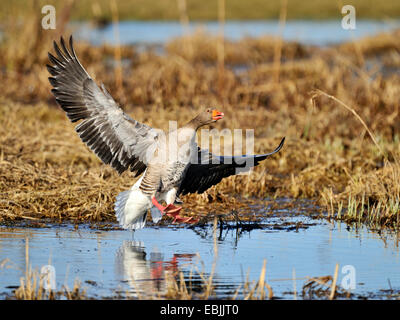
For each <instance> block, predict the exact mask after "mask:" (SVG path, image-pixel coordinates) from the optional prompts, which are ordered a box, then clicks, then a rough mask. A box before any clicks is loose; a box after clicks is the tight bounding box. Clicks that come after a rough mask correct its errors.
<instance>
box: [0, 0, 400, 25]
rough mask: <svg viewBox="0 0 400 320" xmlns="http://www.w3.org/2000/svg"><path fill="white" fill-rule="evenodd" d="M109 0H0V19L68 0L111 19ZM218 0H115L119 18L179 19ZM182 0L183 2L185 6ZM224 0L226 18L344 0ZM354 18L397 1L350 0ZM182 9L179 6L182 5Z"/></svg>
mask: <svg viewBox="0 0 400 320" xmlns="http://www.w3.org/2000/svg"><path fill="white" fill-rule="evenodd" d="M113 2H114V1H109V0H88V1H72V0H70V1H61V0H37V1H35V2H34V1H29V0H16V1H5V2H3V3H2V10H1V13H0V17H1V21H2V20H3V19H4V18H5V17H7V16H9V15H10V14H15V15H16V16H22V15H24V14H25V13H26V12H27V11H28V10H33V8H35V7H36V8H37V7H40V8H41V7H42V6H43V5H47V4H51V5H54V6H55V8H56V9H57V11H58V10H61V8H62V7H63V6H65V5H66V4H68V3H71V4H72V5H73V10H72V15H71V17H72V19H74V20H97V21H111V20H112V16H113V13H112V12H113V11H112V5H113V4H112V3H113ZM218 2H219V1H216V0H202V1H201V0H186V1H180V0H163V1H145V0H132V1H124V0H115V4H116V6H117V8H118V11H119V18H120V19H121V20H180V19H181V17H182V13H184V14H186V15H187V16H188V18H189V19H190V20H218ZM182 3H186V6H185V5H183V6H182ZM284 3H285V2H284V1H280V0H274V1H265V0H248V1H241V0H226V3H225V18H226V19H228V20H254V19H258V20H264V19H278V18H279V15H280V12H281V8H282V6H284V7H285V8H286V11H287V19H338V20H339V19H341V17H342V15H341V8H342V6H343V5H345V4H348V3H345V2H343V1H331V0H306V1H302V2H301V4H300V5H299V2H298V1H295V0H287V6H285V5H284ZM351 5H353V6H354V7H355V8H356V12H357V18H358V19H390V18H398V17H399V16H400V3H399V2H398V1H396V0H389V1H384V2H379V3H376V1H373V0H354V1H352V2H351ZM185 7H186V9H183V8H185Z"/></svg>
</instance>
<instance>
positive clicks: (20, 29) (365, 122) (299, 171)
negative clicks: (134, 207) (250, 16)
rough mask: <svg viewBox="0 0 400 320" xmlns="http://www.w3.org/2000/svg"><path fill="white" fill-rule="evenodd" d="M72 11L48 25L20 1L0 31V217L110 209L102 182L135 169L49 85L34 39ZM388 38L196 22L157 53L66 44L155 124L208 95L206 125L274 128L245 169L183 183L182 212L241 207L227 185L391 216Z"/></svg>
mask: <svg viewBox="0 0 400 320" xmlns="http://www.w3.org/2000/svg"><path fill="white" fill-rule="evenodd" d="M71 12H72V11H71V9H70V8H69V9H68V8H66V9H64V10H62V11H61V12H60V13H59V14H60V16H61V17H63V20H60V22H59V23H60V25H59V27H58V29H57V30H56V31H51V32H50V31H44V30H43V29H41V28H38V27H37V26H38V25H37V24H35V21H38V19H39V17H40V14H33V15H32V17H31V18H32V19H29V20H27V21H28V22H27V23H25V24H22V25H19V24H14V25H12V28H9V29H8V32H7V33H6V36H5V38H4V40H3V41H2V43H1V44H0V66H1V70H2V72H1V73H0V81H1V83H3V84H6V85H4V86H3V88H2V91H1V96H0V123H1V126H0V164H1V165H0V192H1V200H0V220H2V221H9V220H15V219H17V220H18V219H28V220H29V219H31V220H35V219H37V220H40V219H42V218H50V219H53V220H59V221H61V220H65V219H72V220H74V221H77V222H79V221H88V220H89V221H104V220H107V221H115V217H114V213H113V203H114V201H115V196H116V195H117V194H118V193H119V192H120V191H122V190H125V189H127V188H129V187H130V186H131V185H132V184H133V182H134V181H133V179H132V177H131V176H130V175H129V173H124V174H123V175H121V176H118V175H117V174H116V173H115V172H113V171H112V169H110V168H109V167H106V166H104V165H102V164H101V163H100V161H99V160H98V159H97V158H96V157H95V156H94V155H93V154H92V153H91V152H90V151H89V150H88V149H87V148H86V147H85V146H84V144H83V143H81V141H80V140H79V138H78V137H77V136H76V133H75V132H74V129H73V125H72V124H70V123H69V121H68V120H67V118H66V116H65V115H64V113H63V112H62V111H61V110H60V108H59V107H58V106H57V105H56V104H55V101H54V98H53V97H52V95H51V93H50V89H51V88H50V84H49V83H48V80H47V78H48V76H49V74H48V72H47V69H46V67H45V64H46V63H48V60H47V52H48V51H49V50H52V40H53V39H56V38H58V36H59V35H60V34H64V35H65V34H68V33H69V32H68V31H67V29H66V22H67V21H68V19H69V16H70V15H71ZM35 19H36V20H35ZM61 22H63V23H64V24H62V23H61ZM398 38H399V32H398V31H397V32H393V33H387V34H381V35H378V36H376V37H371V38H366V39H362V40H359V41H357V42H351V43H346V44H343V45H340V46H336V47H329V48H325V49H320V48H314V47H308V46H304V45H300V44H298V43H289V42H282V41H281V40H279V39H276V38H270V37H261V38H256V39H255V38H245V39H243V40H241V41H238V42H230V41H225V42H223V43H222V42H221V41H220V40H219V39H218V38H217V37H213V36H211V35H207V34H203V33H201V32H199V33H196V34H194V35H191V36H189V37H184V38H179V39H175V40H173V41H171V42H169V43H167V44H166V46H165V54H163V55H160V54H156V53H155V52H153V51H152V50H151V49H149V50H145V51H136V49H135V47H121V48H114V47H109V46H102V47H96V48H94V47H91V46H90V45H89V44H87V43H77V44H76V52H77V54H78V56H79V57H80V59H81V61H82V63H83V65H84V66H85V67H86V68H87V70H88V71H89V73H90V74H92V75H93V77H94V78H95V79H96V80H98V81H99V82H100V81H102V82H104V83H105V85H106V87H107V88H108V89H109V91H110V92H111V93H112V95H113V96H114V98H115V99H116V100H117V101H118V103H120V104H121V105H123V107H124V109H125V110H126V111H127V112H128V113H129V114H131V115H132V116H133V117H134V118H135V119H137V120H139V121H142V122H145V123H147V124H149V125H152V126H154V127H157V128H162V129H167V126H168V120H177V121H178V122H179V124H184V123H185V122H187V121H188V120H190V119H191V118H192V117H193V116H194V115H196V113H197V112H199V110H201V109H202V108H203V107H204V106H212V107H216V106H218V108H220V109H221V110H222V111H223V112H224V113H225V120H223V121H221V122H219V123H218V124H217V125H216V128H218V129H222V128H228V129H235V128H241V129H242V130H245V129H254V130H255V131H254V133H255V151H256V152H263V153H264V152H267V151H270V150H272V149H273V148H275V146H276V145H277V144H278V143H279V141H280V139H281V138H282V137H283V136H286V143H285V146H284V148H283V150H282V151H281V152H279V153H278V154H277V155H274V156H273V157H272V158H271V159H269V160H268V161H265V162H264V163H263V164H262V165H261V166H259V167H257V169H256V170H255V171H254V173H253V174H252V175H250V176H237V177H231V178H228V179H225V180H223V181H222V182H221V183H220V184H219V185H218V186H217V187H214V188H212V189H210V190H209V191H208V192H207V193H206V194H203V195H189V196H187V197H185V198H184V199H183V200H184V201H185V202H186V203H185V205H184V209H185V214H186V215H205V214H206V213H209V212H210V211H215V212H228V211H230V210H236V209H240V208H241V207H242V206H243V205H245V204H244V203H243V202H239V201H238V200H237V199H238V198H237V196H240V197H241V198H242V199H248V200H246V201H250V200H249V199H251V201H259V200H257V199H264V198H265V197H272V198H273V197H291V198H308V199H313V200H315V201H316V203H317V204H319V205H320V208H321V210H322V211H324V212H328V213H329V215H330V216H332V217H336V218H339V219H343V220H346V221H348V222H366V223H368V224H370V225H371V226H373V227H390V228H398V225H399V214H398V208H399V205H400V204H399V201H400V200H399V199H400V187H399V176H400V172H399V166H398V162H399V159H400V158H399V156H400V154H399V151H400V150H399V143H400V139H399V133H400V126H399V121H398V115H399V102H398V101H399V96H400V77H399V75H398V72H397V71H398V68H399V66H400V55H399V52H400V45H399V41H398ZM21 43H23V44H24V45H23V46H21V45H20V44H21ZM119 57H121V59H123V60H124V68H121V67H120V64H119V63H118V62H119ZM115 59H117V63H115ZM121 76H122V79H123V80H122V81H121V80H120V79H121V78H120V77H121ZM318 90H319V91H318ZM234 196H235V197H234ZM246 201H244V202H246Z"/></svg>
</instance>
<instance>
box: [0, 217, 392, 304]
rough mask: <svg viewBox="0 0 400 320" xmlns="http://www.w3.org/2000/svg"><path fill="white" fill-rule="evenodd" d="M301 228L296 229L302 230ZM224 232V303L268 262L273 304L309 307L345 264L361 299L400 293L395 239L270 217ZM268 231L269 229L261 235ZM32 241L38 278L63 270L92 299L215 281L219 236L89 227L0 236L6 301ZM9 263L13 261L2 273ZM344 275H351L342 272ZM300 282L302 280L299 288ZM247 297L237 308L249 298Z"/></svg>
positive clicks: (60, 280)
mask: <svg viewBox="0 0 400 320" xmlns="http://www.w3.org/2000/svg"><path fill="white" fill-rule="evenodd" d="M296 224H297V226H298V228H297V230H296ZM246 226H250V225H245V226H244V227H243V228H242V229H236V228H234V227H235V224H231V225H229V224H225V225H223V226H222V228H221V229H220V228H218V229H217V232H216V234H215V236H216V241H217V251H218V253H217V258H216V260H215V261H216V264H215V266H216V269H215V273H214V284H215V294H216V295H215V296H214V297H216V298H227V297H229V296H232V294H233V293H234V292H235V290H236V289H237V288H238V286H239V285H241V284H243V282H244V281H245V280H246V277H247V276H248V280H249V281H252V280H255V281H256V280H258V278H259V276H260V271H261V269H262V266H263V261H264V259H265V260H266V261H267V264H266V282H267V283H268V284H269V285H270V286H271V287H272V290H273V292H274V296H275V297H280V298H285V299H293V298H294V294H293V291H294V290H295V289H294V288H296V292H297V297H301V289H302V286H303V285H304V284H305V282H306V278H305V277H307V276H310V277H317V276H326V275H333V274H334V270H335V265H336V263H338V264H339V265H340V267H339V273H338V284H339V285H341V284H342V281H344V278H345V277H346V275H348V271H346V270H345V269H343V270H342V268H343V267H344V266H345V265H350V266H351V268H353V269H352V270H353V274H354V276H355V278H354V280H355V289H353V290H350V291H351V292H352V293H355V294H357V295H364V296H365V295H369V296H371V294H372V296H373V297H379V293H380V290H382V289H390V288H391V289H393V290H399V289H400V272H399V271H400V259H399V250H398V247H397V239H396V237H395V236H394V235H392V234H386V235H384V236H382V235H381V236H378V235H377V234H375V233H372V232H369V231H368V230H367V229H365V228H361V229H358V230H350V229H349V228H346V226H345V225H344V224H331V223H328V222H326V221H325V222H321V221H319V220H318V221H317V220H312V219H310V218H308V217H304V216H290V215H286V216H281V217H272V218H269V219H267V220H266V221H265V223H264V224H262V225H260V228H259V229H257V228H255V229H253V230H251V231H244V230H246V228H245V227H246ZM261 227H262V228H261ZM26 239H28V243H29V246H28V247H29V261H30V263H31V265H32V267H33V268H34V269H37V270H40V269H41V268H42V267H43V266H45V265H52V266H54V268H55V278H56V282H57V288H60V287H61V286H62V285H64V284H67V285H68V286H69V288H72V286H73V281H74V279H76V278H77V279H79V280H80V281H81V282H82V286H83V287H84V288H85V289H86V291H87V294H88V295H89V296H90V297H96V298H105V297H116V296H118V294H120V296H123V297H126V296H132V297H137V296H138V293H139V294H140V295H142V296H145V295H146V294H154V295H162V294H163V293H165V290H166V285H165V277H166V274H167V273H173V272H174V271H177V270H181V271H183V273H184V275H185V280H187V285H188V286H189V285H190V284H189V280H190V283H191V286H192V288H193V290H194V291H196V290H198V289H199V284H200V283H201V281H200V277H199V273H204V274H205V275H206V276H208V275H209V274H210V272H211V270H212V265H213V262H214V259H215V256H216V255H215V252H214V236H213V232H212V226H211V225H210V226H207V227H202V228H200V227H196V228H192V229H190V228H177V227H146V228H145V229H143V230H140V231H137V232H136V233H135V234H134V236H132V233H131V232H129V231H123V230H111V231H101V230H93V229H91V228H89V227H88V226H79V228H78V230H75V229H74V228H73V226H68V225H64V226H54V225H52V226H50V227H49V228H9V227H0V265H1V264H2V261H3V267H2V268H0V293H2V296H3V297H5V296H6V295H7V294H10V293H11V292H12V290H13V289H15V287H17V286H18V285H19V279H20V277H22V276H24V270H25V268H26V257H25V252H26V251H25V250H26ZM4 259H7V261H6V262H5V263H4V261H5V260H4ZM342 271H343V272H342ZM294 275H295V277H296V279H297V280H295V281H294V280H293V276H294ZM241 292H242V291H241V290H239V296H238V297H239V298H240V297H241Z"/></svg>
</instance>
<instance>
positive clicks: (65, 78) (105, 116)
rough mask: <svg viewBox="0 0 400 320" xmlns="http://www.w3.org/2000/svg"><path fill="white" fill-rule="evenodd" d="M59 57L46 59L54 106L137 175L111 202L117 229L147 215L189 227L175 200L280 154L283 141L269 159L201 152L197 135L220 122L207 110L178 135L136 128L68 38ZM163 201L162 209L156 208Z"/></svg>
mask: <svg viewBox="0 0 400 320" xmlns="http://www.w3.org/2000/svg"><path fill="white" fill-rule="evenodd" d="M54 50H55V52H56V54H57V57H55V56H54V55H52V54H51V53H49V54H48V56H49V60H50V62H51V65H47V69H48V71H49V72H50V74H51V77H49V81H50V83H51V85H52V86H53V89H52V90H51V92H52V93H53V95H54V96H55V98H56V101H57V103H58V104H59V105H60V106H61V108H62V109H63V110H64V111H65V112H66V114H67V116H68V118H69V119H70V120H71V122H77V121H79V120H81V122H80V123H79V124H78V125H77V126H76V127H75V130H76V131H77V133H78V135H79V137H80V138H81V139H82V141H83V142H84V143H86V145H87V146H88V147H89V148H90V149H91V150H92V151H93V152H94V153H95V154H96V155H97V156H98V157H99V158H100V159H101V160H102V161H103V162H104V163H105V164H109V165H111V167H113V168H114V169H115V170H117V171H118V173H119V174H121V173H122V172H124V171H126V170H128V169H130V170H131V171H132V172H133V173H134V174H135V177H138V176H139V175H141V177H140V178H139V179H138V180H137V182H136V183H135V184H134V185H133V186H132V188H131V189H130V190H128V191H123V192H121V193H120V194H119V195H118V196H117V199H116V202H115V213H116V217H117V220H118V222H119V224H120V226H121V227H123V228H125V229H131V230H136V229H140V228H143V227H144V225H145V223H146V217H147V213H148V210H149V209H150V211H151V215H152V218H153V221H154V222H158V221H159V220H160V219H161V217H162V215H163V214H167V215H168V216H172V217H174V222H193V220H192V218H184V217H181V216H180V215H179V212H180V210H181V207H177V206H175V203H176V202H177V199H178V196H180V195H185V194H188V193H195V192H197V193H202V192H204V191H206V190H207V189H208V188H210V187H211V186H213V185H216V184H217V183H219V182H220V181H221V180H222V179H223V178H225V177H228V176H231V175H235V174H236V173H238V171H237V170H238V169H241V168H245V167H246V166H248V164H249V163H251V166H256V165H258V164H259V163H260V161H262V160H264V159H266V158H267V157H268V156H270V155H272V154H274V153H276V152H278V151H279V150H280V149H281V148H282V146H283V143H284V141H285V138H283V139H282V141H281V143H280V144H279V146H278V147H277V148H276V149H275V150H274V151H272V152H271V153H267V154H261V155H250V156H246V155H245V156H217V155H214V154H212V153H210V152H208V151H207V150H203V149H201V148H199V147H198V146H197V144H196V142H195V138H196V131H197V130H198V129H199V128H200V127H202V126H204V125H207V124H211V123H213V122H216V121H218V120H220V119H222V118H223V117H224V114H223V113H222V112H220V111H218V110H211V109H206V110H205V111H203V112H201V113H200V114H199V115H197V116H196V117H195V118H194V119H193V120H191V121H190V122H189V123H187V124H186V125H184V126H183V127H181V128H179V129H177V130H171V131H169V132H164V131H162V130H159V129H155V128H152V127H150V126H148V125H146V124H143V123H140V122H138V121H136V120H135V119H132V118H131V117H130V116H129V115H127V114H126V113H125V112H124V111H123V110H122V109H121V108H120V107H119V106H118V105H117V103H116V102H115V101H114V99H113V98H112V97H111V95H110V94H109V93H108V92H107V90H106V89H105V87H104V85H103V84H101V86H100V87H98V86H97V84H96V83H95V81H94V80H93V79H92V78H91V77H90V75H89V74H88V73H87V72H86V70H85V69H84V68H83V66H82V65H81V63H80V62H79V60H78V58H77V56H76V53H75V50H74V47H73V40H72V36H71V37H70V39H69V49H68V48H67V46H66V43H65V41H64V39H63V38H62V37H61V39H60V46H59V45H58V44H57V43H56V42H54ZM162 200H164V201H165V202H166V206H163V205H161V204H160V201H162Z"/></svg>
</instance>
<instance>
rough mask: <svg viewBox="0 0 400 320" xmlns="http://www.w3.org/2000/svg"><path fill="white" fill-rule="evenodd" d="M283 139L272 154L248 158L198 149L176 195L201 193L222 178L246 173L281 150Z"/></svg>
mask: <svg viewBox="0 0 400 320" xmlns="http://www.w3.org/2000/svg"><path fill="white" fill-rule="evenodd" d="M284 142H285V138H283V139H282V140H281V142H280V144H279V146H278V147H277V148H276V149H275V150H274V151H272V152H270V153H266V154H260V155H250V156H246V155H244V156H235V157H233V156H229V157H223V156H216V155H213V154H212V153H210V152H208V150H203V149H200V148H198V154H197V161H196V162H197V163H191V164H190V165H189V167H188V169H187V171H186V174H185V177H184V179H183V181H182V183H181V185H180V187H179V190H178V195H180V194H182V195H185V194H188V193H196V192H197V193H203V192H204V191H206V190H207V189H209V188H210V187H212V186H213V185H216V184H218V183H219V182H221V180H222V179H223V178H226V177H229V176H232V175H235V174H237V173H239V172H240V171H248V170H249V169H250V168H251V167H254V166H257V165H258V164H259V163H260V162H261V161H263V160H265V159H266V158H268V157H269V156H271V155H273V154H275V153H277V152H278V151H279V150H281V149H282V147H283V144H284Z"/></svg>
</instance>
